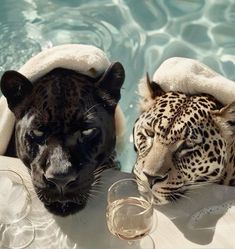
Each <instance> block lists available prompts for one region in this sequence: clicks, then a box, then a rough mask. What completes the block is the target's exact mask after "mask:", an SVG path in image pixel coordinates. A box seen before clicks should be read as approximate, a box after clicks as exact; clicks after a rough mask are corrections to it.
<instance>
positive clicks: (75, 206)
mask: <svg viewBox="0 0 235 249" xmlns="http://www.w3.org/2000/svg"><path fill="white" fill-rule="evenodd" d="M44 206H45V207H46V209H47V210H48V211H49V212H50V213H52V214H54V215H58V216H62V217H65V216H68V215H72V214H75V213H77V212H78V211H80V210H82V209H84V207H85V206H86V202H83V203H76V202H71V201H63V202H60V201H55V202H51V203H48V202H47V203H44Z"/></svg>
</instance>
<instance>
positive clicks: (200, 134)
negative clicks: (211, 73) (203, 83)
mask: <svg viewBox="0 0 235 249" xmlns="http://www.w3.org/2000/svg"><path fill="white" fill-rule="evenodd" d="M146 89H147V91H148V99H143V100H142V102H141V109H142V113H141V115H140V116H139V118H138V119H137V121H136V123H135V125H134V132H133V136H134V144H135V149H136V152H137V160H136V164H135V167H134V173H135V175H136V177H137V178H138V179H140V180H142V181H145V182H148V184H149V185H150V187H151V189H152V190H153V193H154V195H155V202H156V203H157V204H164V203H167V202H170V201H174V200H176V199H178V198H180V197H182V196H184V195H185V193H186V192H187V191H188V190H189V189H191V188H192V187H195V186H199V185H201V184H202V183H220V184H226V185H232V186H235V141H234V136H235V103H232V104H230V105H228V106H226V107H224V108H222V106H221V104H220V103H218V101H216V100H215V99H214V98H213V97H212V96H209V95H203V94H200V95H193V96H189V95H186V94H184V93H180V92H166V93H165V92H163V90H162V89H161V88H160V87H159V86H158V85H157V84H156V83H155V82H150V81H148V80H147V88H146ZM146 89H145V90H146Z"/></svg>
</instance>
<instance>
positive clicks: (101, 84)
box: [97, 62, 125, 106]
mask: <svg viewBox="0 0 235 249" xmlns="http://www.w3.org/2000/svg"><path fill="white" fill-rule="evenodd" d="M124 79H125V71H124V68H123V66H122V64H121V63H120V62H114V63H112V64H111V65H110V66H109V68H108V69H107V70H106V71H105V72H104V74H103V75H102V76H101V78H100V79H99V81H98V82H97V86H98V88H99V89H101V90H102V91H103V94H102V98H103V99H104V100H106V101H107V102H108V103H110V104H111V105H114V106H115V105H116V104H117V103H118V101H119V100H120V98H121V87H122V84H123V82H124Z"/></svg>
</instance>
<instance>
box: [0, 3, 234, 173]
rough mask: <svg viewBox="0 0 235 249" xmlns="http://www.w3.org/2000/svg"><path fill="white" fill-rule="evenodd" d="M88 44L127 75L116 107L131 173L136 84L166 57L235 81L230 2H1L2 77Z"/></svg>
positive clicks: (124, 160) (124, 159)
mask: <svg viewBox="0 0 235 249" xmlns="http://www.w3.org/2000/svg"><path fill="white" fill-rule="evenodd" d="M65 43H86V44H93V45H95V46H98V47H100V48H101V49H103V50H104V51H105V52H106V53H107V55H108V57H109V58H110V60H111V61H116V60H117V61H120V62H121V63H122V64H123V65H124V67H125V70H126V80H125V85H124V88H123V90H122V99H121V102H120V104H121V107H122V109H123V111H124V113H125V116H126V123H127V128H126V133H125V149H124V150H123V151H122V152H121V153H119V158H120V160H121V165H122V169H123V170H124V171H130V170H131V168H132V165H133V164H134V161H135V153H134V151H133V146H132V144H131V142H130V135H131V132H132V127H133V123H134V121H135V119H136V117H137V116H138V108H137V102H138V96H137V94H136V90H137V84H138V81H139V79H140V78H141V77H143V75H145V73H146V71H148V72H149V73H150V75H152V74H153V72H154V71H155V70H156V69H157V67H158V66H159V65H160V64H161V63H162V62H163V61H164V60H165V59H167V58H169V57H172V56H183V57H190V58H195V59H198V60H199V61H201V62H204V63H205V64H207V65H209V66H211V67H212V68H213V69H215V70H216V71H217V72H219V73H221V74H223V75H225V76H227V77H228V78H230V79H235V73H234V72H235V64H234V63H235V2H234V1H233V0H112V1H111V0H99V1H98V0H90V1H89V0H67V1H65V0H48V1H43V0H1V2H0V73H1V74H2V72H3V71H5V70H8V69H19V68H20V67H21V66H22V65H23V64H24V63H25V62H26V61H27V59H29V58H30V57H31V56H32V55H35V54H36V53H38V52H39V51H41V50H42V49H44V48H46V47H48V46H51V45H59V44H65Z"/></svg>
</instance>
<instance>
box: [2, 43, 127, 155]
mask: <svg viewBox="0 0 235 249" xmlns="http://www.w3.org/2000/svg"><path fill="white" fill-rule="evenodd" d="M110 64H111V63H110V61H109V59H108V58H107V56H106V55H105V53H104V52H103V51H102V50H100V49H99V48H97V47H94V46H91V45H83V44H68V45H60V46H56V47H53V48H50V49H47V50H44V51H42V52H40V53H39V54H37V55H36V56H34V57H32V58H31V59H30V60H29V61H27V62H26V64H24V65H23V66H22V67H21V68H20V70H19V72H20V73H21V74H23V75H24V76H26V77H27V78H28V79H29V80H30V81H31V82H35V81H36V80H37V79H39V78H40V77H42V76H43V75H45V74H46V73H48V72H50V71H51V70H53V69H54V68H57V67H62V68H66V69H72V70H74V71H77V72H80V73H83V74H85V75H88V76H90V77H94V78H96V77H98V76H99V75H101V74H102V73H103V72H104V71H105V70H106V69H107V68H108V67H109V66H110ZM115 122H116V135H117V137H120V136H121V135H122V132H123V125H124V116H123V113H122V111H121V109H120V107H119V106H117V108H116V112H115ZM14 123H15V119H14V115H13V113H12V112H11V111H10V110H9V109H8V106H7V101H6V98H5V97H4V96H2V97H1V98H0V155H3V154H4V153H5V151H6V149H7V145H8V143H9V141H10V138H11V135H12V131H13V128H14Z"/></svg>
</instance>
